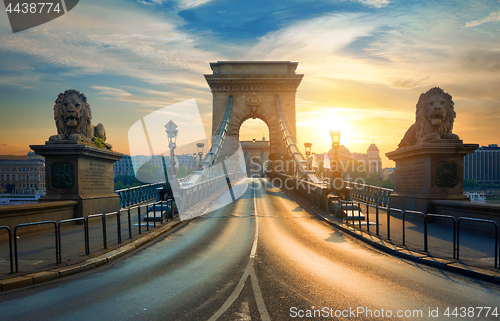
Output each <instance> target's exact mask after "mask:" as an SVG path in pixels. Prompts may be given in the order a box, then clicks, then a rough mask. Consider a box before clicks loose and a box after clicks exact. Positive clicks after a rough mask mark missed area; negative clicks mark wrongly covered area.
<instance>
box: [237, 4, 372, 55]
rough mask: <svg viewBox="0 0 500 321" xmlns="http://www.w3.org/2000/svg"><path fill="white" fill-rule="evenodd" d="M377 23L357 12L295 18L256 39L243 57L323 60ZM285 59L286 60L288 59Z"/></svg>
mask: <svg viewBox="0 0 500 321" xmlns="http://www.w3.org/2000/svg"><path fill="white" fill-rule="evenodd" d="M377 24H378V23H377V22H376V21H374V20H373V19H372V18H370V17H369V16H368V15H365V14H360V13H342V14H329V15H324V16H321V17H318V18H314V19H309V20H305V21H299V22H297V23H295V24H293V25H290V26H288V27H286V28H284V29H280V30H278V31H275V32H270V33H268V34H266V35H265V36H263V37H260V38H258V39H259V42H258V43H257V44H256V45H255V46H253V47H252V48H251V49H250V50H249V51H248V53H247V54H246V55H245V58H247V59H252V60H257V59H265V60H268V59H269V60H273V59H275V60H283V57H289V59H294V60H299V59H300V62H301V63H312V62H314V63H318V62H319V63H323V64H324V63H325V60H326V61H327V62H329V59H328V57H329V56H331V55H332V54H334V53H335V52H337V51H339V50H340V49H342V48H344V47H346V46H347V45H349V44H350V43H352V42H353V41H355V40H356V39H357V38H358V37H362V36H367V35H370V33H371V32H373V31H374V30H375V28H376V25H377ZM289 59H287V60H289Z"/></svg>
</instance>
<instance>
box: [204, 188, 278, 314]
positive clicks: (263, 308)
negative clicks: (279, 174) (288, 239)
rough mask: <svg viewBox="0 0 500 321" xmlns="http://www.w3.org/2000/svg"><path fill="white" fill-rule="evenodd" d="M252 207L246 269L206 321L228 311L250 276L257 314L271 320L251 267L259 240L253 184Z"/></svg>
mask: <svg viewBox="0 0 500 321" xmlns="http://www.w3.org/2000/svg"><path fill="white" fill-rule="evenodd" d="M253 187H254V188H253V207H254V212H253V213H254V216H255V238H254V240H253V245H252V250H251V251H250V260H249V262H248V265H247V267H246V268H245V271H244V272H243V275H242V277H241V279H240V280H239V281H238V285H236V288H235V289H234V291H233V293H231V295H230V296H229V298H227V300H226V302H224V304H223V305H222V306H221V307H220V309H219V310H218V311H217V312H215V314H214V315H213V316H212V317H211V318H210V319H208V321H215V320H217V319H218V318H219V317H220V316H221V315H223V314H224V312H226V311H227V309H229V307H230V306H231V305H232V304H233V303H234V301H236V299H237V298H238V296H239V295H240V293H241V291H242V290H243V287H244V286H245V282H246V280H247V278H248V276H250V280H251V282H252V288H253V294H254V296H255V301H256V303H257V308H258V309H259V314H260V318H261V320H262V321H271V318H270V317H269V313H268V312H267V308H266V305H265V304H264V298H263V297H262V292H261V291H260V286H259V280H258V278H257V274H256V273H255V269H254V266H253V263H254V261H255V253H256V252H257V242H258V240H259V220H258V218H257V201H256V198H255V183H254V184H253Z"/></svg>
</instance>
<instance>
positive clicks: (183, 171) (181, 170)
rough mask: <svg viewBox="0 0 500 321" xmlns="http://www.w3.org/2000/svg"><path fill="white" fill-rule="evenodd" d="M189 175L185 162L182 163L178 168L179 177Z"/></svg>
mask: <svg viewBox="0 0 500 321" xmlns="http://www.w3.org/2000/svg"><path fill="white" fill-rule="evenodd" d="M186 176H187V170H186V167H185V166H184V164H182V165H181V166H180V167H179V169H177V177H178V178H183V177H186Z"/></svg>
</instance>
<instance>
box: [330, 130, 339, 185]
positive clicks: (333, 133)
mask: <svg viewBox="0 0 500 321" xmlns="http://www.w3.org/2000/svg"><path fill="white" fill-rule="evenodd" d="M341 133H342V130H341V129H330V137H331V138H332V148H333V150H334V151H335V162H337V166H336V169H335V171H334V177H333V178H337V177H340V173H339V153H338V149H339V147H340V134H341Z"/></svg>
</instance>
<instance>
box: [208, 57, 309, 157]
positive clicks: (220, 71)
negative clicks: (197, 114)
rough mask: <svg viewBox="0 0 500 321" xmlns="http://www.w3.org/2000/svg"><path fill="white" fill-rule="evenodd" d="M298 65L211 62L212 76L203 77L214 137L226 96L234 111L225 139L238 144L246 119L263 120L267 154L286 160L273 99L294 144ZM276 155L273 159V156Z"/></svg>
mask: <svg viewBox="0 0 500 321" xmlns="http://www.w3.org/2000/svg"><path fill="white" fill-rule="evenodd" d="M297 65H298V62H290V61H218V62H212V63H210V68H212V71H213V74H208V75H204V76H205V79H206V81H207V83H208V85H209V86H210V89H211V90H212V94H213V115H212V135H216V133H217V131H218V129H219V126H220V123H221V120H222V119H223V118H224V113H225V110H226V106H227V104H228V100H229V96H233V111H232V115H231V119H230V122H229V129H228V132H227V135H228V137H234V138H235V141H239V131H240V127H241V125H242V124H243V122H244V121H245V120H247V119H249V118H258V119H261V120H262V121H264V122H265V123H266V124H267V127H268V128H269V136H270V137H269V140H270V152H271V154H273V155H276V156H277V157H278V158H279V157H280V156H283V159H286V158H287V157H288V156H287V152H286V146H285V142H284V140H283V138H282V135H281V129H280V125H279V117H278V111H277V108H276V96H279V100H280V102H281V106H282V108H283V112H284V114H285V115H286V119H287V120H288V123H289V124H288V126H289V128H290V129H291V131H292V133H291V135H293V139H294V141H296V126H295V93H296V92H297V87H298V86H299V84H300V82H301V80H302V77H304V75H300V74H296V73H295V70H296V69H297ZM276 156H275V157H276Z"/></svg>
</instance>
